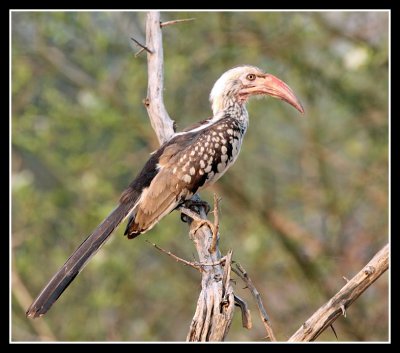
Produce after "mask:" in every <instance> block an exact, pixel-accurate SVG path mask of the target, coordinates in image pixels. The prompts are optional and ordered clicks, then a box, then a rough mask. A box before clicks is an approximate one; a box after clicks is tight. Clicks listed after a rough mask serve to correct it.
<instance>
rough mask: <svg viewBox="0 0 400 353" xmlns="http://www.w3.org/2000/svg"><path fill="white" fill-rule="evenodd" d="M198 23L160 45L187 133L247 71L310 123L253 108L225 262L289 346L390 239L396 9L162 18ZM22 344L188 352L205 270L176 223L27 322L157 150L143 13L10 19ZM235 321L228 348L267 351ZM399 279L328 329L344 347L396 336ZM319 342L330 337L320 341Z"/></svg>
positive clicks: (231, 195)
mask: <svg viewBox="0 0 400 353" xmlns="http://www.w3.org/2000/svg"><path fill="white" fill-rule="evenodd" d="M189 17H195V18H196V20H195V21H193V22H187V23H182V24H179V25H174V26H168V27H165V28H164V30H163V33H164V38H163V40H164V50H165V53H164V57H165V87H166V88H165V92H164V93H165V103H166V106H167V109H168V111H169V113H170V115H171V117H173V119H175V121H176V123H177V125H178V129H182V128H184V127H185V126H187V125H189V124H191V123H193V122H196V121H198V120H202V119H204V118H206V117H208V116H209V115H210V108H209V103H208V94H209V91H210V89H211V87H212V85H213V83H214V82H215V80H216V79H217V78H218V77H219V76H220V75H221V74H222V73H223V72H225V71H226V70H227V69H229V68H231V67H233V66H235V65H238V64H251V65H256V66H259V67H261V68H263V69H265V70H267V71H268V72H271V73H273V74H274V75H276V76H278V77H279V78H281V79H282V80H284V81H285V82H287V83H288V84H289V85H290V86H291V87H292V88H293V90H294V91H295V92H296V94H297V95H298V97H300V99H301V100H302V102H303V104H304V107H305V110H306V114H305V116H304V117H300V116H299V114H298V113H297V112H296V111H295V110H294V109H293V108H292V107H290V106H289V105H287V104H284V103H283V102H281V101H278V100H274V99H267V100H265V99H263V100H254V101H252V102H250V104H249V107H248V108H249V113H250V127H249V130H248V132H247V136H246V138H245V141H244V145H243V148H242V152H241V156H240V158H239V159H238V161H237V162H236V164H235V166H234V167H232V169H231V170H230V171H229V172H228V173H227V174H226V175H225V176H224V177H223V178H222V179H221V180H220V181H219V182H218V183H217V184H216V185H215V186H214V187H213V188H212V189H210V190H207V191H204V192H203V193H202V197H203V198H205V199H206V200H208V201H210V202H211V200H212V193H213V192H217V193H218V194H219V195H220V196H222V204H221V208H222V211H221V243H220V248H221V250H222V251H224V252H225V251H227V250H228V249H233V250H234V260H236V261H238V262H240V263H241V264H242V265H243V266H244V267H245V268H246V270H247V271H248V273H249V274H250V276H251V277H252V279H253V281H254V283H255V284H256V285H257V287H258V290H259V291H260V293H261V294H262V296H263V298H264V301H265V305H266V308H267V310H268V312H269V315H270V317H271V320H272V325H273V328H274V330H275V334H276V336H277V338H278V339H279V340H286V339H287V338H288V337H290V335H291V334H292V333H294V331H295V330H296V329H297V328H298V327H299V326H300V325H301V324H302V323H303V322H304V321H305V320H306V319H307V318H308V317H309V316H310V315H311V314H312V313H313V312H314V311H315V310H316V309H317V308H318V307H319V306H320V305H322V304H323V303H324V302H326V301H327V300H328V299H329V298H330V297H331V296H332V295H333V294H334V293H335V292H336V291H337V290H339V289H340V288H341V287H342V286H343V284H344V283H345V282H344V280H343V278H342V276H346V277H347V278H351V277H352V276H353V275H354V274H355V273H356V272H358V271H359V270H360V269H361V267H362V266H364V265H365V263H366V262H367V261H368V260H369V259H370V258H371V257H372V256H373V255H374V254H375V253H376V252H377V251H378V250H379V249H380V248H381V247H382V246H383V245H384V244H385V243H386V242H387V241H388V183H387V182H388V13H387V12H195V13H185V12H175V13H174V12H164V13H162V19H163V20H164V21H166V20H172V19H182V18H189ZM11 18H12V260H13V262H12V275H13V282H12V284H13V285H12V313H11V315H12V316H11V318H12V337H11V339H12V340H14V341H35V340H51V339H56V340H60V341H182V340H185V337H186V333H187V331H188V328H189V325H190V321H191V318H192V316H193V314H194V309H195V306H196V301H197V295H198V293H199V280H200V275H199V274H198V273H197V272H195V271H194V270H193V269H191V268H188V267H184V266H182V265H181V264H179V263H176V262H175V261H173V260H172V259H171V258H169V257H167V256H165V255H164V254H161V253H159V252H157V251H156V250H155V249H154V248H153V247H152V246H151V245H150V244H148V243H146V242H145V240H146V239H147V238H148V239H151V241H153V242H155V243H157V244H158V245H160V246H162V247H163V248H166V249H168V250H171V251H172V252H174V253H175V254H177V255H179V256H181V257H184V258H187V259H192V258H193V257H192V256H193V255H192V254H193V252H194V247H193V245H192V243H191V241H190V240H189V239H188V232H187V226H186V225H185V224H183V223H182V222H181V221H180V219H179V214H178V213H172V214H171V215H169V216H168V217H166V218H164V219H163V220H162V222H161V223H160V224H159V225H158V226H156V227H155V228H154V229H153V230H152V231H151V232H149V233H148V234H145V235H144V236H142V237H139V238H138V239H135V240H133V241H128V240H127V239H126V238H124V237H123V236H122V233H123V229H122V228H123V227H121V228H120V229H118V230H117V231H116V232H115V234H114V236H113V237H112V239H111V241H110V242H109V243H108V244H107V245H106V246H104V247H103V248H102V250H101V251H100V252H99V253H98V254H97V255H96V256H95V257H94V258H93V260H92V261H91V262H90V264H89V265H88V266H87V267H86V268H85V270H84V271H83V272H82V273H81V274H80V275H79V277H78V278H77V279H76V280H75V281H74V282H73V284H72V285H71V286H70V287H69V288H68V289H67V291H66V292H65V293H64V295H63V296H62V297H61V298H60V300H59V301H58V302H57V303H56V305H54V307H53V308H52V309H51V311H50V312H49V313H48V314H47V315H46V316H45V317H44V318H42V319H39V320H35V321H33V320H28V319H26V318H25V315H24V314H25V310H26V309H27V306H28V305H29V304H30V301H31V300H32V299H33V297H35V296H36V295H37V294H38V292H39V290H40V289H41V288H42V286H43V285H44V284H45V283H46V281H47V280H48V279H49V278H50V277H51V276H52V275H53V273H54V272H55V271H56V270H57V269H58V268H59V266H61V265H62V264H63V263H64V261H65V260H66V258H67V257H68V256H69V255H70V253H71V252H72V251H73V250H74V249H75V247H76V246H77V245H79V244H80V243H81V241H82V240H83V239H84V238H85V236H86V235H87V234H88V233H90V232H91V230H92V229H93V228H94V227H95V226H96V225H97V224H98V223H99V222H100V221H101V220H102V219H103V218H104V217H105V216H106V215H107V214H108V213H109V211H110V210H111V209H112V208H113V207H114V205H115V204H116V202H117V200H118V197H119V195H120V192H121V191H122V190H123V189H124V188H125V187H126V186H127V185H128V184H129V183H130V181H131V179H132V178H133V177H134V176H135V175H136V173H138V171H139V170H140V169H141V167H142V166H143V164H144V163H145V161H146V160H147V158H148V156H149V153H150V152H151V151H153V150H154V149H156V148H157V140H156V138H155V135H154V133H153V131H152V129H151V126H150V123H149V121H148V118H147V115H146V110H145V108H144V106H143V104H142V100H143V98H145V96H146V87H147V66H146V55H145V54H141V55H140V56H138V57H137V58H135V57H134V53H135V52H137V51H138V50H139V48H137V47H136V46H135V44H134V43H133V42H132V41H131V40H130V37H135V38H136V39H137V40H139V41H141V42H145V39H144V28H145V20H146V14H145V13H144V12H85V11H84V12H13V13H12V16H11ZM242 287H243V284H242V283H241V282H240V280H239V279H237V280H236V290H237V294H238V295H240V296H241V297H243V298H244V299H245V300H246V301H247V302H248V304H249V306H250V309H251V311H252V315H253V323H254V328H253V329H252V330H250V331H247V330H245V329H243V328H242V327H241V319H240V313H239V310H237V312H236V314H235V317H234V321H233V324H232V328H231V330H230V333H229V335H228V340H230V341H264V337H265V332H264V328H263V325H262V323H261V321H260V320H259V318H258V313H257V308H256V306H255V303H254V301H253V299H252V298H251V296H250V294H249V293H248V292H247V291H246V290H243V289H242ZM388 306H389V304H388V276H387V274H386V275H384V276H382V277H381V278H380V279H379V280H378V281H377V282H376V283H375V284H374V285H373V286H372V287H371V288H369V289H368V290H367V291H366V293H364V295H363V296H361V297H360V298H359V300H357V301H356V302H355V303H354V304H353V305H352V306H351V307H350V308H349V309H348V313H347V318H339V319H338V320H337V321H336V323H335V324H334V326H335V330H336V333H337V335H338V340H339V341H385V340H387V339H388ZM319 340H320V341H336V338H335V336H334V333H333V331H332V330H326V331H325V332H324V333H323V334H322V335H321V336H320V338H319Z"/></svg>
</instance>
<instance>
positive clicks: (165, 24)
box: [160, 18, 195, 27]
mask: <svg viewBox="0 0 400 353" xmlns="http://www.w3.org/2000/svg"><path fill="white" fill-rule="evenodd" d="M194 20H195V18H184V19H182V20H173V21H165V22H160V27H166V26H170V25H175V24H177V23H181V22H188V21H194Z"/></svg>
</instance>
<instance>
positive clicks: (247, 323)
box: [235, 294, 253, 329]
mask: <svg viewBox="0 0 400 353" xmlns="http://www.w3.org/2000/svg"><path fill="white" fill-rule="evenodd" d="M235 305H236V306H239V307H240V310H241V311H242V326H243V327H244V328H247V329H251V328H252V327H253V323H252V322H251V315H250V310H249V307H248V305H247V303H246V302H245V301H244V300H243V299H242V298H240V297H239V296H237V295H236V294H235Z"/></svg>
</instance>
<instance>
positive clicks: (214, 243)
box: [210, 193, 220, 253]
mask: <svg viewBox="0 0 400 353" xmlns="http://www.w3.org/2000/svg"><path fill="white" fill-rule="evenodd" d="M219 201H220V199H219V198H218V196H217V194H216V193H214V211H213V213H214V227H213V228H212V232H213V239H212V243H211V247H210V252H211V253H213V252H215V249H216V247H217V242H218V230H219V214H218V204H219Z"/></svg>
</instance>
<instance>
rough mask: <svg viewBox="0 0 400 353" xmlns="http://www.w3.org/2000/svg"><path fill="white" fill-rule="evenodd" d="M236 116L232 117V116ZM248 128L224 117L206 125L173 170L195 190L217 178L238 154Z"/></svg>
mask: <svg viewBox="0 0 400 353" xmlns="http://www.w3.org/2000/svg"><path fill="white" fill-rule="evenodd" d="M232 120H233V119H232ZM244 133H245V129H244V128H243V127H242V126H241V125H240V124H239V123H238V122H236V121H234V120H233V121H231V119H223V120H222V121H220V122H218V123H216V124H214V125H212V126H210V127H208V128H207V129H204V131H201V133H200V134H199V136H198V137H197V138H196V139H195V141H193V143H192V144H190V145H189V146H187V147H186V148H185V150H184V151H183V152H182V153H181V154H180V155H179V156H177V157H179V158H177V159H176V161H175V163H174V166H173V169H172V172H173V174H174V175H176V176H178V177H179V179H180V180H182V181H183V182H185V183H186V184H187V185H188V189H191V190H193V192H196V190H197V189H199V188H203V187H206V186H208V185H210V184H212V183H214V182H215V181H217V180H218V179H219V178H220V177H221V176H222V175H223V174H224V173H225V172H226V171H227V170H228V168H229V167H230V166H231V165H232V164H233V163H234V162H235V160H236V158H237V157H238V155H239V152H240V147H241V144H242V139H243V136H244Z"/></svg>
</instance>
